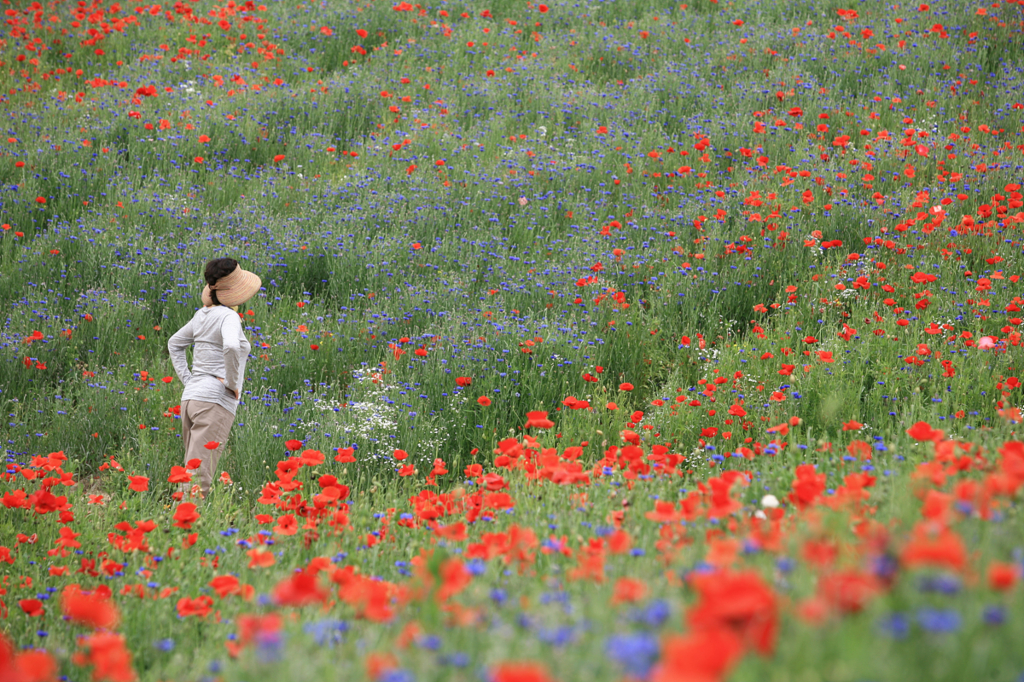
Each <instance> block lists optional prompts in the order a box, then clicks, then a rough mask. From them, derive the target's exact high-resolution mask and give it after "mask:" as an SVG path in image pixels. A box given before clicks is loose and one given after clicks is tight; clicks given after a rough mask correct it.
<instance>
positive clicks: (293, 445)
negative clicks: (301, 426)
mask: <svg viewBox="0 0 1024 682" xmlns="http://www.w3.org/2000/svg"><path fill="white" fill-rule="evenodd" d="M284 446H285V447H286V448H288V449H289V450H291V451H292V452H295V451H296V450H298V449H299V448H301V447H302V441H301V440H287V441H285V442H284Z"/></svg>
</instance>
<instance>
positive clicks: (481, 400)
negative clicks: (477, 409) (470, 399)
mask: <svg viewBox="0 0 1024 682" xmlns="http://www.w3.org/2000/svg"><path fill="white" fill-rule="evenodd" d="M476 401H477V402H478V403H480V404H481V405H483V406H484V407H489V406H490V404H491V399H490V398H488V397H487V396H485V395H482V396H480V397H479V398H477V399H476Z"/></svg>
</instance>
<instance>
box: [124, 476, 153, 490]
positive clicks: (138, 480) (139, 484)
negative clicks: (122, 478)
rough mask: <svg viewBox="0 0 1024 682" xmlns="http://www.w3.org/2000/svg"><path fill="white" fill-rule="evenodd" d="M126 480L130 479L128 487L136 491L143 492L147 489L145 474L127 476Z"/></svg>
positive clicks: (147, 482) (147, 480)
mask: <svg viewBox="0 0 1024 682" xmlns="http://www.w3.org/2000/svg"><path fill="white" fill-rule="evenodd" d="M128 480H129V481H131V485H130V486H129V487H130V488H131V489H132V490H134V491H135V492H137V493H144V492H146V491H147V490H149V478H147V477H146V476H129V477H128Z"/></svg>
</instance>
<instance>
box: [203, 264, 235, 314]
mask: <svg viewBox="0 0 1024 682" xmlns="http://www.w3.org/2000/svg"><path fill="white" fill-rule="evenodd" d="M237 267H238V261H236V260H235V259H234V258H215V259H213V260H212V261H210V262H209V263H207V264H206V270H205V271H203V279H205V280H206V283H207V284H208V285H209V286H210V287H213V285H214V284H216V283H217V281H218V280H219V279H220V278H221V277H227V276H228V275H230V274H231V273H232V272H234V271H235V268H237ZM210 299H211V300H212V301H213V304H214V305H220V301H218V300H217V290H216V289H212V288H211V289H210Z"/></svg>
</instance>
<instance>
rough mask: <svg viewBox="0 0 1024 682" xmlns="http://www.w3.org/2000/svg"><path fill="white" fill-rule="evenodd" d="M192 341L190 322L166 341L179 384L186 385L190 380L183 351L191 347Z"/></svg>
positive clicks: (190, 374)
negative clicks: (179, 380)
mask: <svg viewBox="0 0 1024 682" xmlns="http://www.w3.org/2000/svg"><path fill="white" fill-rule="evenodd" d="M193 340H194V336H193V332H192V320H189V321H188V323H187V324H186V325H185V326H184V327H182V328H181V329H179V330H178V331H177V332H175V333H174V336H172V337H171V338H170V339H168V341H167V350H168V352H169V353H170V354H171V364H173V365H174V371H175V373H177V375H178V378H179V379H181V383H183V384H185V385H186V386H187V385H188V382H189V381H191V380H192V372H190V371H189V369H188V361H187V360H186V359H185V349H186V348H188V347H189V346H191V345H192V342H193Z"/></svg>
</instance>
